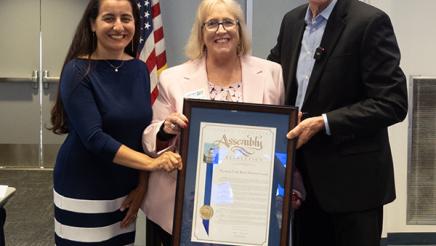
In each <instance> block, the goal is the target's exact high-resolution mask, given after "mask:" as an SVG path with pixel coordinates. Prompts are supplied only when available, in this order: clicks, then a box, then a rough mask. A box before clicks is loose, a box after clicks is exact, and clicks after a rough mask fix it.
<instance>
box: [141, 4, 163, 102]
mask: <svg viewBox="0 0 436 246" xmlns="http://www.w3.org/2000/svg"><path fill="white" fill-rule="evenodd" d="M137 3H138V7H139V11H140V17H141V20H140V23H141V38H140V45H139V50H138V54H137V57H138V58H139V59H141V60H143V61H144V62H145V63H146V64H147V68H148V71H149V73H150V82H151V84H150V93H151V100H152V103H153V102H154V101H155V99H156V97H157V95H158V90H157V87H156V85H157V83H158V76H159V74H160V72H161V71H162V70H163V69H165V68H166V67H167V59H166V51H165V40H164V30H163V25H162V18H161V9H160V4H159V0H137Z"/></svg>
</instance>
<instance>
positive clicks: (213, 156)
mask: <svg viewBox="0 0 436 246" xmlns="http://www.w3.org/2000/svg"><path fill="white" fill-rule="evenodd" d="M205 147H206V148H205V152H206V153H205V154H204V162H205V163H206V165H207V166H206V182H205V189H204V206H203V208H205V210H204V214H205V215H206V218H205V217H203V226H204V229H205V230H206V233H207V234H208V235H209V219H210V216H212V214H213V209H212V208H211V207H210V202H211V196H212V178H213V168H214V165H216V164H218V148H217V146H216V145H210V144H206V146H205Z"/></svg>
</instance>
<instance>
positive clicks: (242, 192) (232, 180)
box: [191, 122, 276, 245]
mask: <svg viewBox="0 0 436 246" xmlns="http://www.w3.org/2000/svg"><path fill="white" fill-rule="evenodd" d="M275 141H276V129H275V128H272V127H255V126H247V125H232V124H218V123H208V122H201V124H200V134H199V141H198V150H199V151H198V157H197V162H198V163H197V175H196V181H195V182H196V185H195V186H196V187H197V189H196V191H195V196H194V197H195V201H194V213H193V220H192V232H191V233H192V234H191V241H192V242H203V243H214V244H223V245H226V244H228V245H235V244H237V245H267V244H268V236H269V228H270V226H269V223H270V214H271V213H270V212H271V197H272V194H271V193H272V190H273V189H272V185H273V173H274V151H275V147H274V146H275V144H274V143H275Z"/></svg>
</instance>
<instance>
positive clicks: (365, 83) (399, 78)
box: [268, 0, 407, 246]
mask: <svg viewBox="0 0 436 246" xmlns="http://www.w3.org/2000/svg"><path fill="white" fill-rule="evenodd" d="M308 2H309V3H308V4H306V5H303V6H300V7H297V8H296V9H294V10H292V11H290V12H289V13H287V14H286V15H285V17H284V18H283V22H282V25H281V29H280V33H279V36H278V40H277V44H276V46H275V47H274V48H273V49H272V50H271V53H270V55H269V56H268V59H270V60H272V61H275V62H278V63H280V64H281V65H282V69H283V76H284V81H285V87H286V103H287V104H289V105H296V106H298V107H299V108H300V111H301V112H303V114H302V115H303V116H302V121H301V123H300V124H299V125H298V126H297V127H296V128H294V129H293V130H292V131H291V132H289V133H288V137H289V138H291V139H293V138H298V140H297V148H298V150H297V159H296V164H297V167H298V168H299V169H300V170H301V172H302V175H303V179H304V184H305V186H306V189H307V197H306V200H305V201H304V202H303V205H302V207H301V208H300V209H299V210H296V212H295V218H294V225H295V227H294V229H295V230H294V234H293V235H294V239H295V244H296V245H297V246H312V245H313V246H319V245H323V246H379V245H380V237H381V232H382V224H383V205H384V204H387V203H389V202H391V201H393V200H394V199H395V185H394V172H393V163H392V155H391V150H390V146H389V138H388V130H387V128H388V126H390V125H392V124H395V123H397V122H400V121H402V120H403V119H404V118H405V116H406V114H407V89H406V79H405V76H404V74H403V72H402V71H401V69H400V67H399V63H400V51H399V48H398V45H397V41H396V38H395V34H394V31H393V27H392V24H391V21H390V19H389V17H388V16H387V15H386V14H385V13H383V12H382V11H381V10H378V9H376V8H374V7H371V6H369V5H367V4H365V3H362V2H359V1H357V0H308Z"/></svg>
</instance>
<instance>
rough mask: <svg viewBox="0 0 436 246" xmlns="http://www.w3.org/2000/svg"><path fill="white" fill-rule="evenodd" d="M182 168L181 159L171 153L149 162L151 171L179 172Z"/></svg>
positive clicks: (168, 152)
mask: <svg viewBox="0 0 436 246" xmlns="http://www.w3.org/2000/svg"><path fill="white" fill-rule="evenodd" d="M182 167H183V165H182V157H180V155H179V154H177V153H174V152H172V151H167V152H164V153H162V154H161V155H160V156H158V157H156V158H155V159H153V161H152V162H151V170H159V169H163V170H165V171H167V172H170V171H172V170H174V169H179V170H181V169H182Z"/></svg>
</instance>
